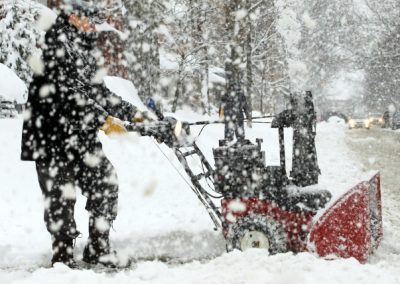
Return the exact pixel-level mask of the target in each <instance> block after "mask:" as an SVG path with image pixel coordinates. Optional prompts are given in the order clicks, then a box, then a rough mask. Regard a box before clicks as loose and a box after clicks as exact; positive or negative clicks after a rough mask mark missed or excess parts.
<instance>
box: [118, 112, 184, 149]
mask: <svg viewBox="0 0 400 284" xmlns="http://www.w3.org/2000/svg"><path fill="white" fill-rule="evenodd" d="M125 128H126V129H127V130H128V131H129V132H137V133H139V134H140V135H141V136H152V137H154V138H155V139H156V140H157V141H158V142H159V143H165V144H166V145H167V146H168V147H171V148H172V147H176V146H180V145H182V143H184V141H186V138H187V137H188V136H189V135H190V127H189V124H188V123H186V122H181V121H179V120H176V119H175V118H173V117H165V118H164V119H163V120H159V121H151V122H146V123H130V124H127V125H125Z"/></svg>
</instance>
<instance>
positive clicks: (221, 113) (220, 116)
mask: <svg viewBox="0 0 400 284" xmlns="http://www.w3.org/2000/svg"><path fill="white" fill-rule="evenodd" d="M224 116H225V113H224V107H221V108H220V109H219V119H221V120H223V119H224Z"/></svg>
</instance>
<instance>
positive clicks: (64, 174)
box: [36, 161, 79, 267]
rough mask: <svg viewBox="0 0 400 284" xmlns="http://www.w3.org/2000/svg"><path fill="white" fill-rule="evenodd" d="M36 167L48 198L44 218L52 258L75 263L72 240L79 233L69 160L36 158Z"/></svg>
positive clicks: (43, 192)
mask: <svg viewBox="0 0 400 284" xmlns="http://www.w3.org/2000/svg"><path fill="white" fill-rule="evenodd" d="M36 170H37V174H38V179H39V185H40V188H41V190H42V194H43V196H44V198H45V210H44V221H45V224H46V228H47V230H48V231H49V233H50V234H51V236H52V241H53V245H52V248H53V257H52V260H51V262H52V264H54V263H56V262H62V263H65V264H66V265H68V266H71V267H73V266H75V262H74V259H73V244H74V239H75V238H76V237H77V236H78V235H79V232H78V231H77V229H76V224H75V220H74V206H75V201H76V197H75V188H74V184H73V173H72V171H71V170H70V168H69V166H68V165H67V164H65V163H60V162H57V163H56V162H55V161H41V162H36Z"/></svg>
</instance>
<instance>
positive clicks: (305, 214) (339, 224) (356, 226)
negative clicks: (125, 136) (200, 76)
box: [127, 92, 383, 263]
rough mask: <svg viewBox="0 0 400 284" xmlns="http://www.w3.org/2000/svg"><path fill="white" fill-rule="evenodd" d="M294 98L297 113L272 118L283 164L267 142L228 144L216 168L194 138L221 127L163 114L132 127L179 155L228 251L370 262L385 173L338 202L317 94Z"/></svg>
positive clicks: (379, 220)
mask: <svg viewBox="0 0 400 284" xmlns="http://www.w3.org/2000/svg"><path fill="white" fill-rule="evenodd" d="M291 98H292V99H291V104H290V108H289V109H288V110H285V111H283V112H282V113H280V114H278V115H276V116H275V117H274V118H273V120H272V121H271V128H276V129H277V130H278V134H279V149H280V155H279V156H280V165H279V166H266V165H265V164H266V162H265V152H264V151H262V150H261V144H262V142H263V141H262V140H261V139H256V143H252V142H251V141H249V140H247V139H243V140H240V141H237V142H235V143H233V144H231V143H227V141H225V140H220V141H219V147H217V148H215V149H213V156H214V166H212V165H211V163H210V162H209V161H208V160H207V158H206V156H205V155H204V154H203V152H202V151H201V149H200V148H199V147H198V145H197V144H196V141H195V140H192V139H190V138H189V137H190V126H191V125H199V124H205V125H207V124H209V123H213V122H198V123H187V122H179V121H177V120H176V119H174V118H172V117H162V118H163V119H162V120H160V121H155V122H150V123H146V124H129V125H128V126H127V129H128V130H129V131H135V132H138V133H140V135H142V136H153V137H155V139H156V140H157V141H158V142H164V143H166V145H168V146H169V147H170V148H171V149H172V150H173V151H174V153H175V155H176V157H177V158H178V160H179V162H180V163H181V165H182V166H183V168H184V170H185V172H186V174H187V175H188V177H189V178H190V181H191V184H189V185H190V187H191V189H192V190H193V192H194V193H195V194H196V196H197V197H198V198H199V200H200V201H201V202H202V204H203V205H204V206H205V208H206V210H207V212H208V214H209V215H210V217H211V219H212V221H213V222H214V224H215V228H216V229H222V233H223V235H224V237H225V239H226V244H227V245H226V247H227V250H228V251H232V250H234V249H239V250H246V249H248V248H261V249H265V250H266V251H267V252H268V253H269V254H276V253H284V252H288V251H292V252H295V253H296V252H306V251H308V252H314V253H316V254H318V255H319V256H321V257H326V258H328V259H331V258H335V257H341V258H349V257H354V258H356V259H357V260H359V261H360V262H362V263H364V262H366V261H367V260H368V258H369V256H370V255H371V254H372V253H373V252H374V251H375V250H376V249H377V247H378V245H379V243H380V241H381V239H382V236H383V232H382V205H381V192H380V175H379V173H377V174H376V175H374V176H373V177H372V178H371V179H370V180H368V181H363V182H361V183H359V184H358V185H356V186H355V187H354V188H352V189H350V190H349V191H347V192H346V193H345V194H344V195H343V196H341V197H340V198H338V199H337V200H335V201H333V200H331V198H332V195H331V193H330V192H329V191H327V190H324V189H320V188H319V186H318V175H319V173H320V171H319V168H318V163H317V157H316V151H315V126H316V125H315V123H316V122H315V111H314V105H313V103H312V95H311V93H310V92H306V93H304V94H303V95H300V94H297V95H296V96H292V97H291ZM285 128H292V129H293V153H294V155H293V157H292V170H291V172H290V174H287V172H286V150H285V135H284V129H285ZM189 157H191V158H193V157H196V158H197V160H198V161H199V163H200V164H201V169H202V170H201V172H197V173H196V171H195V170H194V168H193V166H192V164H191V163H190V162H189ZM207 187H208V188H210V189H206V188H207ZM210 191H211V192H210ZM216 198H220V199H221V201H220V204H221V206H220V207H219V206H217V205H215V203H214V202H215V200H216ZM328 205H329V206H328Z"/></svg>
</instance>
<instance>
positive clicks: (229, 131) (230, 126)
mask: <svg viewBox="0 0 400 284" xmlns="http://www.w3.org/2000/svg"><path fill="white" fill-rule="evenodd" d="M234 127H235V125H234V123H233V122H232V119H231V117H230V116H226V117H225V140H226V141H228V142H231V141H233V139H234V135H235V129H234Z"/></svg>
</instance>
